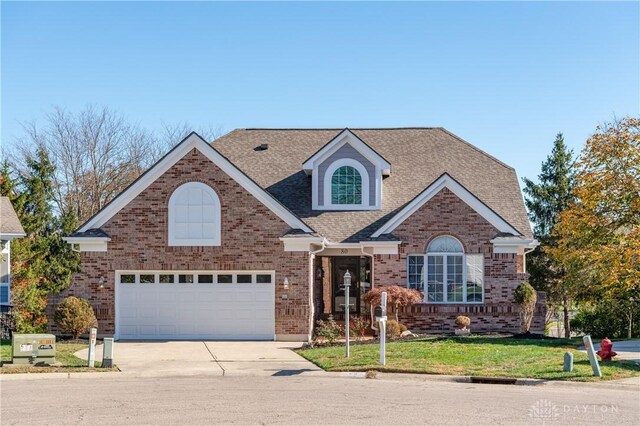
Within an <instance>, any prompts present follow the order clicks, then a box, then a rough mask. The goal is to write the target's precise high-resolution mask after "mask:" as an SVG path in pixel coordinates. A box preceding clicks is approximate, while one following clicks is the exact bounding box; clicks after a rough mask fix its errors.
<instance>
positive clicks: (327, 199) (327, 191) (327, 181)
mask: <svg viewBox="0 0 640 426" xmlns="http://www.w3.org/2000/svg"><path fill="white" fill-rule="evenodd" d="M343 166H350V167H353V168H354V169H356V170H357V171H358V173H360V178H361V183H362V188H361V192H362V203H361V204H333V202H332V199H333V197H332V194H331V180H332V178H333V174H334V173H335V172H336V170H338V169H339V168H340V167H343ZM323 186H324V208H325V209H327V210H374V209H375V208H376V206H370V205H369V192H370V190H369V173H367V169H366V168H365V167H364V166H363V165H362V163H360V162H359V161H357V160H354V159H352V158H341V159H339V160H336V161H334V162H333V163H331V164H330V165H329V167H328V168H327V171H326V172H325V174H324V182H323Z"/></svg>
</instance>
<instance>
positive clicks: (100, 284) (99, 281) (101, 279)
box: [98, 277, 104, 288]
mask: <svg viewBox="0 0 640 426" xmlns="http://www.w3.org/2000/svg"><path fill="white" fill-rule="evenodd" d="M98 286H99V287H100V288H104V277H100V279H99V280H98Z"/></svg>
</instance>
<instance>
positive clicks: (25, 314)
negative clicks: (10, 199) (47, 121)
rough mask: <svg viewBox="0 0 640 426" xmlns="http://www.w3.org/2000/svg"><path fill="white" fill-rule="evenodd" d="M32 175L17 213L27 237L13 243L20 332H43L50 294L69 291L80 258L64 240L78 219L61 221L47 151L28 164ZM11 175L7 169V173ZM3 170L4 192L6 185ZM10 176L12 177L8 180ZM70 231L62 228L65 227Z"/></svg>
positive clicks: (24, 181)
mask: <svg viewBox="0 0 640 426" xmlns="http://www.w3.org/2000/svg"><path fill="white" fill-rule="evenodd" d="M26 165H27V172H26V173H25V174H24V175H21V176H19V178H18V179H17V181H18V182H17V183H18V185H17V186H16V188H14V189H15V190H16V192H17V193H18V194H17V195H15V196H14V200H15V206H16V207H17V208H16V212H17V213H18V216H19V218H20V221H21V223H22V226H23V227H24V229H25V233H26V234H27V235H26V237H25V238H22V239H17V240H14V241H13V243H12V247H11V249H12V256H11V268H12V286H11V287H12V291H11V299H12V303H13V305H14V308H15V313H16V325H17V328H18V331H20V332H39V331H44V330H45V329H46V325H47V316H46V307H47V297H48V295H49V294H50V293H55V292H59V291H61V290H63V289H65V288H66V287H68V286H69V284H70V282H71V275H72V273H73V272H75V271H76V270H77V269H78V266H79V258H78V255H77V253H74V252H73V251H72V250H71V249H70V247H69V246H68V245H67V244H66V243H65V242H64V241H63V240H62V236H63V235H65V234H64V232H68V231H69V229H70V228H72V226H73V225H74V224H73V222H74V219H73V217H69V216H63V217H57V216H56V212H55V210H54V207H53V206H54V203H53V173H54V172H55V169H54V167H53V165H52V163H51V161H50V160H49V156H48V154H47V152H46V151H45V150H44V149H38V150H37V151H36V153H35V156H34V157H31V158H27V159H26ZM5 170H6V169H5ZM4 176H5V174H4V170H3V183H2V185H3V187H2V190H3V191H5V190H8V189H9V188H11V187H12V186H13V184H12V183H8V184H7V185H6V188H5V187H4V185H5V179H4ZM6 176H8V173H7V175H6ZM63 225H64V227H65V228H66V229H62V227H63Z"/></svg>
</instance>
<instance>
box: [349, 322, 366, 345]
mask: <svg viewBox="0 0 640 426" xmlns="http://www.w3.org/2000/svg"><path fill="white" fill-rule="evenodd" d="M349 327H350V329H349V330H350V332H351V336H352V337H355V338H356V339H358V340H360V339H362V338H363V337H364V335H365V334H366V332H367V330H368V329H369V320H367V318H365V317H362V316H360V317H355V318H353V319H352V320H351V322H350V324H349Z"/></svg>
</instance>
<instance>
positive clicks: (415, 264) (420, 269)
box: [407, 256, 424, 291]
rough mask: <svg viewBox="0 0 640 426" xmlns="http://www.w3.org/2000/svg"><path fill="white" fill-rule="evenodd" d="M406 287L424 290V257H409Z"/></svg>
mask: <svg viewBox="0 0 640 426" xmlns="http://www.w3.org/2000/svg"><path fill="white" fill-rule="evenodd" d="M407 279H408V287H409V288H414V289H416V290H419V291H423V290H424V256H409V271H408V273H407Z"/></svg>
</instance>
